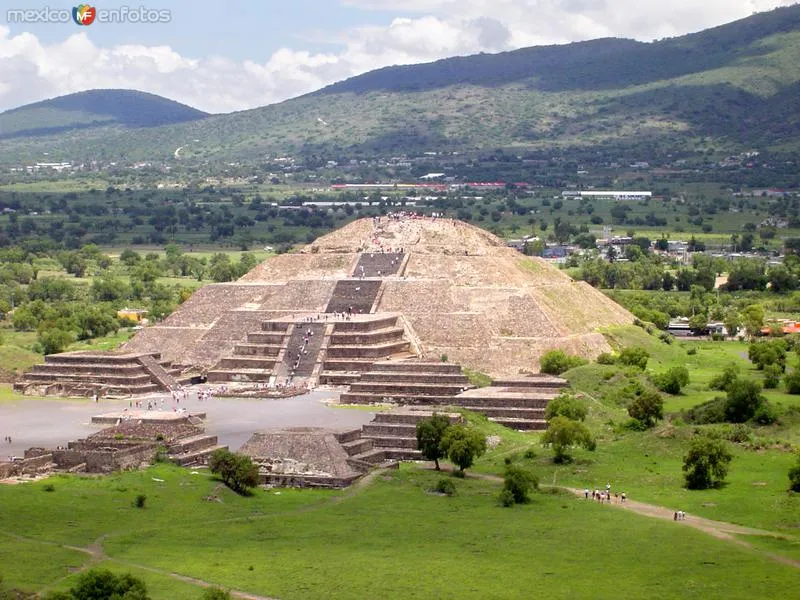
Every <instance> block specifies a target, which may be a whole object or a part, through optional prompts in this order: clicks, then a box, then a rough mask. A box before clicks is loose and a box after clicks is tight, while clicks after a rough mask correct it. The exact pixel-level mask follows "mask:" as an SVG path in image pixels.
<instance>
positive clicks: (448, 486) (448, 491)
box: [434, 477, 456, 496]
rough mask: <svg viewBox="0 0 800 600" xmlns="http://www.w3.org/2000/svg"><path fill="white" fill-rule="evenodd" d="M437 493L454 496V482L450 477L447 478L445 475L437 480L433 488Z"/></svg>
mask: <svg viewBox="0 0 800 600" xmlns="http://www.w3.org/2000/svg"><path fill="white" fill-rule="evenodd" d="M434 490H436V493H437V494H444V495H445V496H454V495H455V493H456V484H455V483H453V480H452V479H448V478H447V477H442V478H441V479H439V481H437V482H436V487H435V488H434Z"/></svg>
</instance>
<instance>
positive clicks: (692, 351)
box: [686, 348, 697, 356]
mask: <svg viewBox="0 0 800 600" xmlns="http://www.w3.org/2000/svg"><path fill="white" fill-rule="evenodd" d="M686 354H687V355H689V356H694V355H695V354H697V348H689V349H688V350H687V351H686Z"/></svg>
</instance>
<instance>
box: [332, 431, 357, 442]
mask: <svg viewBox="0 0 800 600" xmlns="http://www.w3.org/2000/svg"><path fill="white" fill-rule="evenodd" d="M333 435H334V437H336V441H337V442H339V443H340V444H344V443H346V442H352V441H354V440H357V439H359V438H360V437H361V428H360V427H359V428H358V429H350V430H348V431H339V432H336V433H334V434H333Z"/></svg>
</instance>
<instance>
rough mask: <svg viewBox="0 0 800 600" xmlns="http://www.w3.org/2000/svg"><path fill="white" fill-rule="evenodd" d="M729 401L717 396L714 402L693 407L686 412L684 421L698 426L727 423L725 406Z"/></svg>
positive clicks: (683, 414)
mask: <svg viewBox="0 0 800 600" xmlns="http://www.w3.org/2000/svg"><path fill="white" fill-rule="evenodd" d="M727 403H728V399H727V398H725V397H724V396H717V397H716V398H713V399H712V400H709V401H707V402H703V403H702V404H698V405H697V406H693V407H692V408H690V409H689V410H687V411H686V412H684V413H682V416H683V420H684V421H686V422H687V423H695V424H697V425H707V424H709V423H724V422H725V405H726V404H727Z"/></svg>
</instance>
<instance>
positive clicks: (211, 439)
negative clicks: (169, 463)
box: [168, 433, 217, 455]
mask: <svg viewBox="0 0 800 600" xmlns="http://www.w3.org/2000/svg"><path fill="white" fill-rule="evenodd" d="M216 445H217V436H215V435H209V434H205V433H201V434H198V435H193V436H191V437H187V438H183V439H180V440H177V441H175V442H174V443H173V444H171V445H170V447H169V449H168V451H169V453H170V454H175V455H181V454H186V453H189V452H195V451H197V450H203V449H205V448H210V447H212V446H216Z"/></svg>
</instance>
